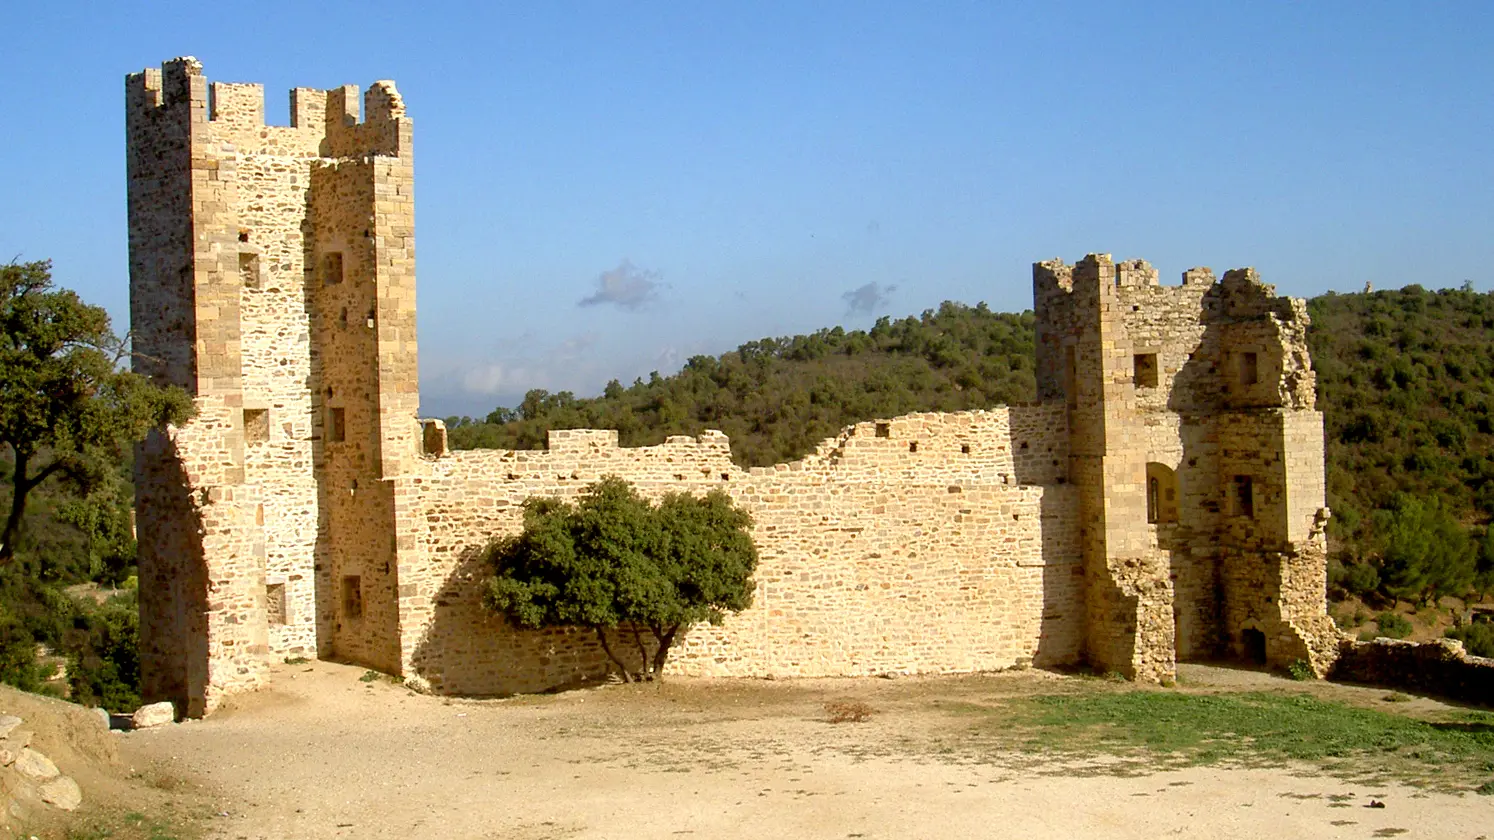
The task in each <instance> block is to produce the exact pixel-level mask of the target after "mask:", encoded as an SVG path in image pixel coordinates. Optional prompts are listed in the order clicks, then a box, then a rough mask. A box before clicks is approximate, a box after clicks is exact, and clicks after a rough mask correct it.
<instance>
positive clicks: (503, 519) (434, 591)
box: [398, 406, 1082, 694]
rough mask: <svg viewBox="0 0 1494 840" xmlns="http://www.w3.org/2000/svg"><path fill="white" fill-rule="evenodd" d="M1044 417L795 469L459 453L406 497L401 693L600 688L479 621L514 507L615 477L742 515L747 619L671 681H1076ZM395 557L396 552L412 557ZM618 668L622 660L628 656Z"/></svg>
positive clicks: (574, 643)
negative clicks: (1023, 675) (747, 560)
mask: <svg viewBox="0 0 1494 840" xmlns="http://www.w3.org/2000/svg"><path fill="white" fill-rule="evenodd" d="M1065 438H1066V435H1065V434H1064V428H1063V417H1062V412H1061V411H1060V410H1059V409H1057V408H1056V407H1053V406H1040V407H1031V408H1014V409H1010V410H1007V409H998V410H993V411H978V412H961V413H957V414H918V415H909V416H906V417H900V418H895V419H892V420H887V421H875V422H869V423H861V424H858V425H856V426H854V427H850V428H849V429H848V430H847V431H846V432H845V433H843V434H842V435H841V436H839V437H838V438H835V439H832V440H829V441H826V442H825V444H823V445H822V446H821V447H820V448H819V450H818V451H817V452H816V453H815V454H814V455H812V456H810V457H808V458H806V459H804V460H802V461H798V462H795V463H792V464H781V465H778V466H776V467H769V468H756V469H752V470H742V469H740V468H738V467H736V466H735V465H734V464H732V462H731V457H730V448H729V443H728V441H727V439H726V437H725V436H724V435H721V434H720V433H707V434H705V435H702V436H701V438H699V439H698V440H697V439H694V438H688V437H675V438H671V439H670V440H669V441H667V442H666V443H664V444H662V445H660V446H653V447H641V448H636V449H621V448H618V447H617V433H616V432H610V431H591V430H577V431H557V432H552V433H551V439H550V448H549V450H548V451H519V452H510V451H471V452H458V453H453V454H451V455H448V456H446V457H443V458H440V459H438V460H435V461H430V462H425V463H426V464H428V468H429V472H428V475H427V477H421V478H413V477H412V478H408V479H402V480H400V481H399V482H398V483H399V485H400V490H399V491H398V492H399V494H400V499H401V503H402V505H404V506H406V507H408V508H410V509H412V511H413V515H412V518H413V519H416V520H417V521H418V522H420V523H423V527H418V528H416V529H415V533H413V534H412V535H411V536H410V539H412V540H415V541H416V542H417V543H418V545H419V546H420V548H421V551H420V552H419V554H422V555H424V557H425V558H426V559H425V562H423V563H413V562H411V561H410V560H408V559H404V558H403V556H402V562H401V569H400V583H401V593H402V598H401V601H402V604H403V605H404V606H403V607H402V613H401V625H402V629H403V637H404V641H403V646H404V649H405V651H406V656H407V660H406V663H405V673H406V674H407V675H416V676H419V677H420V678H421V679H424V680H426V681H428V682H429V684H430V685H431V687H432V688H433V689H435V690H437V691H442V692H451V693H463V694H499V693H507V692H517V691H536V690H542V689H545V688H550V687H553V686H556V685H563V684H566V683H569V682H573V681H576V680H581V679H587V678H595V677H597V676H600V675H602V674H604V673H605V672H606V670H607V662H606V659H605V655H604V654H603V652H602V651H601V648H600V646H599V645H598V644H597V643H596V641H595V639H594V637H593V636H592V634H591V633H590V632H584V633H580V632H564V631H551V632H542V633H540V632H528V631H519V630H515V629H512V628H508V627H506V626H505V625H504V623H503V622H502V621H501V620H499V619H497V618H495V617H493V616H492V615H491V614H490V613H489V612H488V611H487V610H486V608H484V607H483V606H482V603H481V594H482V582H483V579H484V578H485V577H486V576H487V575H488V574H489V570H488V568H487V566H486V565H485V564H484V563H483V562H482V561H481V554H482V549H483V547H484V545H485V544H486V542H487V540H488V539H490V538H492V537H497V536H501V535H505V534H511V533H515V532H517V530H518V529H519V528H520V527H521V523H520V508H521V505H522V503H523V500H524V499H526V498H528V497H531V496H535V495H550V496H560V497H563V498H564V497H574V496H575V495H576V494H577V493H579V492H580V491H581V490H582V489H584V488H585V487H586V486H587V485H588V484H590V483H591V482H594V481H596V480H597V479H599V478H601V477H602V476H605V475H609V474H610V475H618V476H621V477H622V478H624V479H626V480H628V481H630V482H632V483H633V484H634V485H635V486H637V487H639V488H640V490H641V491H642V492H644V493H645V494H646V495H649V496H654V497H657V496H659V495H662V494H663V493H665V492H669V491H674V490H687V491H691V492H706V491H708V490H711V489H716V488H720V489H722V490H725V491H726V492H727V493H729V494H730V495H731V496H732V498H733V499H734V500H735V501H737V503H738V504H741V505H743V506H744V507H745V508H746V509H747V510H749V511H750V512H751V513H752V515H753V517H754V520H755V526H754V538H755V540H756V541H757V544H758V548H759V551H760V553H761V563H760V565H759V567H758V572H757V574H756V575H755V576H754V582H755V584H756V593H755V600H754V605H753V607H752V608H751V609H749V610H747V611H745V612H743V613H741V614H740V615H737V616H733V617H731V618H729V619H728V620H727V621H726V622H725V623H724V624H723V625H722V626H721V627H709V626H703V627H697V628H695V629H694V630H693V631H692V632H691V633H690V634H689V635H688V636H687V637H686V638H685V639H684V640H683V642H681V643H680V645H679V647H678V648H677V651H676V653H675V656H674V658H673V659H672V663H671V670H672V671H673V672H675V673H686V674H699V675H713V676H767V675H773V676H818V675H851V674H874V673H884V672H899V673H913V672H921V673H928V672H947V671H970V670H983V669H994V668H1004V667H1010V666H1013V665H1018V664H1031V663H1033V662H1037V663H1039V664H1058V663H1066V662H1074V661H1076V659H1077V657H1078V654H1079V637H1080V633H1081V631H1082V592H1081V584H1082V581H1081V578H1080V577H1079V572H1080V566H1079V564H1078V561H1079V556H1078V540H1077V533H1078V519H1077V516H1078V509H1077V496H1076V494H1075V492H1074V490H1073V488H1071V487H1068V486H1067V485H1066V484H1064V483H1062V480H1063V478H1062V477H1063V472H1064V465H1065V463H1066V460H1067V446H1066V441H1065ZM402 539H403V537H402ZM614 648H616V649H623V650H631V649H632V642H631V639H628V640H626V644H614Z"/></svg>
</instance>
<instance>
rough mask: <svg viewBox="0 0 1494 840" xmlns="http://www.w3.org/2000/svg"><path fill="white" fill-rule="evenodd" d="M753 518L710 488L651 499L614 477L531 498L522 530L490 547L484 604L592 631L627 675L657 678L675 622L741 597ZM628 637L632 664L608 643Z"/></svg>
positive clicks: (522, 619)
mask: <svg viewBox="0 0 1494 840" xmlns="http://www.w3.org/2000/svg"><path fill="white" fill-rule="evenodd" d="M751 525H752V520H751V517H749V516H748V514H747V513H746V512H745V511H743V510H741V509H740V508H738V507H737V506H736V505H735V504H734V503H733V502H732V500H731V498H730V497H728V496H727V495H726V494H725V493H723V492H721V491H719V490H716V491H712V492H711V493H709V494H707V495H705V496H691V495H689V494H687V493H671V494H669V495H666V496H665V497H664V498H663V500H661V501H660V502H659V504H657V505H654V504H651V503H650V502H649V501H648V500H646V499H644V498H642V497H640V496H639V495H638V493H637V492H636V491H635V490H634V489H633V488H632V486H630V485H629V484H628V483H627V482H625V481H623V480H622V479H620V478H616V477H608V478H604V479H602V480H601V481H599V482H597V483H596V484H593V485H591V486H590V487H588V488H587V489H586V491H585V492H583V493H582V494H581V497H580V498H579V499H578V500H577V501H576V502H575V503H574V504H570V503H567V502H564V501H561V500H558V499H552V498H533V499H529V500H527V501H526V502H525V503H524V530H523V531H522V532H521V533H520V534H518V535H517V536H512V537H508V538H505V539H501V540H499V541H498V542H496V543H495V544H494V545H493V546H492V548H491V549H490V550H489V555H488V557H489V561H490V562H491V563H492V564H493V569H494V574H493V577H492V578H490V579H489V581H488V595H487V602H488V604H489V606H490V607H491V608H492V609H494V610H496V611H498V612H499V613H502V614H503V615H504V616H505V617H506V618H507V619H508V620H509V621H510V622H512V623H513V624H515V625H517V626H519V627H524V628H530V629H539V628H544V627H581V628H587V629H590V630H591V631H593V632H594V633H595V634H596V637H597V640H598V641H599V642H600V643H601V646H602V649H603V650H604V651H606V653H607V655H608V657H610V658H611V659H612V661H613V663H615V664H616V665H617V667H618V669H619V670H620V671H621V674H622V677H623V679H624V680H625V681H634V680H639V679H647V678H657V677H659V676H660V675H662V673H663V669H664V665H665V663H666V662H667V661H668V658H669V651H670V648H671V646H672V645H673V644H674V642H675V641H676V640H677V639H678V638H679V633H680V632H681V631H682V630H684V629H685V628H687V627H689V626H690V625H691V624H695V623H698V622H701V621H708V622H710V623H712V624H719V623H720V622H721V620H722V619H723V618H724V617H725V615H726V614H727V613H728V612H740V611H741V610H744V609H746V608H747V607H748V606H750V605H751V603H752V582H751V577H752V571H753V569H754V568H756V566H757V549H756V548H755V547H754V546H753V543H752V537H751V534H750V532H749V529H750V528H751ZM645 629H646V630H647V631H648V632H649V634H650V635H652V636H653V642H654V645H655V650H654V653H653V654H652V655H649V653H648V651H647V647H646V645H645V643H644V641H643V636H642V630H645ZM609 633H612V634H614V639H613V640H609V638H608V634H609ZM629 635H631V641H632V643H633V644H634V645H636V647H637V650H638V656H639V662H640V665H639V668H638V670H637V671H633V670H631V669H630V668H629V667H628V665H627V663H626V662H625V661H624V660H623V658H622V657H621V656H620V655H619V654H618V653H617V651H616V649H615V648H614V641H617V642H620V643H622V644H626V643H627V639H626V637H627V636H629Z"/></svg>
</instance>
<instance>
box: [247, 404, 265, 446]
mask: <svg viewBox="0 0 1494 840" xmlns="http://www.w3.org/2000/svg"><path fill="white" fill-rule="evenodd" d="M244 442H245V443H269V442H270V410H269V409H268V408H246V409H244Z"/></svg>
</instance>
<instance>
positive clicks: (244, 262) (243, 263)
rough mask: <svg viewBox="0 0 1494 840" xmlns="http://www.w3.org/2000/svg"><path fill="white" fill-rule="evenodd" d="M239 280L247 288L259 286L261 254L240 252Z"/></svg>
mask: <svg viewBox="0 0 1494 840" xmlns="http://www.w3.org/2000/svg"><path fill="white" fill-rule="evenodd" d="M239 282H241V283H243V284H244V288H246V289H258V288H259V255H258V254H246V253H244V252H242V251H240V252H239Z"/></svg>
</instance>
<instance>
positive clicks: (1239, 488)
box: [1235, 475, 1255, 519]
mask: <svg viewBox="0 0 1494 840" xmlns="http://www.w3.org/2000/svg"><path fill="white" fill-rule="evenodd" d="M1235 515H1236V516H1244V517H1247V518H1252V519H1253V518H1255V481H1254V480H1253V479H1251V477H1250V476H1248V475H1237V476H1235Z"/></svg>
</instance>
